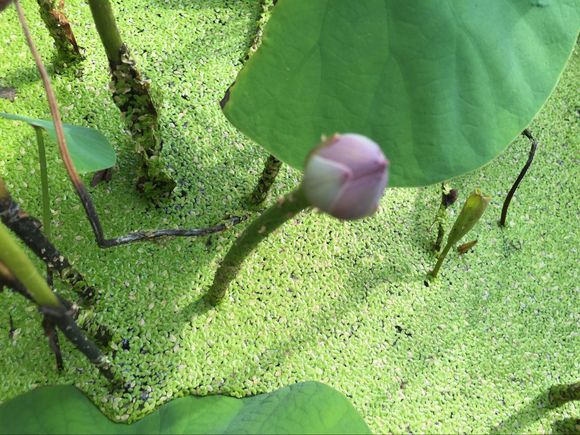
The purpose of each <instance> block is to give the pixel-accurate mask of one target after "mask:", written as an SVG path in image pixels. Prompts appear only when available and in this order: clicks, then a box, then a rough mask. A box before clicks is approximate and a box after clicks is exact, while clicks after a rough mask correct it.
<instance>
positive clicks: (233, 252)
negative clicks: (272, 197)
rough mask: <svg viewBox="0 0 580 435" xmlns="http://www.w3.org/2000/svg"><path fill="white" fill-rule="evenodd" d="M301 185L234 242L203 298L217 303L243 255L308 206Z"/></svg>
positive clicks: (256, 220)
mask: <svg viewBox="0 0 580 435" xmlns="http://www.w3.org/2000/svg"><path fill="white" fill-rule="evenodd" d="M309 206H310V204H309V203H308V201H307V199H306V197H305V196H304V192H303V191H302V188H301V187H298V188H297V189H296V190H294V191H292V192H290V193H289V194H287V195H286V196H285V197H283V198H280V199H279V200H278V201H277V202H276V204H274V205H273V206H271V207H270V208H269V209H267V210H266V211H264V212H263V213H262V214H261V215H260V216H258V217H257V218H256V219H255V220H254V222H252V223H251V224H250V226H248V228H246V229H245V231H244V232H243V233H242V234H241V235H240V236H239V237H238V239H237V240H236V241H235V242H234V245H233V246H232V247H231V248H230V250H229V251H228V253H227V254H226V256H225V258H224V259H223V261H222V263H221V264H220V266H219V268H218V270H217V271H216V274H215V277H214V280H213V284H212V286H211V287H210V289H209V291H208V292H207V294H206V300H207V301H208V302H209V303H210V304H211V305H217V304H219V303H220V302H221V301H222V300H223V298H224V296H225V294H226V291H227V289H228V287H229V285H230V283H231V282H232V281H233V280H234V279H235V278H236V276H237V274H238V272H239V271H240V269H241V267H242V264H243V262H244V260H245V259H246V257H247V256H248V255H250V254H251V253H252V251H253V250H254V249H255V248H256V246H258V243H260V242H261V241H262V240H264V239H265V238H266V237H267V236H268V235H269V234H270V233H272V232H274V231H275V230H276V229H277V228H278V227H279V226H280V225H282V224H283V223H284V222H286V221H287V220H288V219H291V218H292V217H294V216H295V215H296V214H297V213H299V212H300V211H302V210H304V209H305V208H306V207H309Z"/></svg>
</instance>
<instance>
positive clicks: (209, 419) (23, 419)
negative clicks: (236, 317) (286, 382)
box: [0, 381, 371, 434]
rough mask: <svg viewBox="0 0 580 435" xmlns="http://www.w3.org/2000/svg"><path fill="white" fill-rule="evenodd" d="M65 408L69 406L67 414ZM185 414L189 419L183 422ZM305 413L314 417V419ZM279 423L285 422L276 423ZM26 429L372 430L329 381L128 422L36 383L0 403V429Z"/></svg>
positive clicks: (209, 401) (69, 391) (208, 400)
mask: <svg viewBox="0 0 580 435" xmlns="http://www.w3.org/2000/svg"><path fill="white" fill-rule="evenodd" d="M313 404H324V405H327V408H328V409H327V408H325V409H324V410H323V412H317V410H318V411H320V406H319V407H317V408H316V409H315V408H314V407H313V406H312V405H313ZM300 406H302V407H303V410H304V409H306V412H305V413H302V414H301V413H297V412H296V410H300ZM73 407H75V408H76V409H77V412H76V413H75V412H74V411H73V410H72V408H73ZM78 407H80V408H81V409H80V411H78ZM330 407H331V408H330ZM67 410H71V412H70V415H68V414H67V413H66V411H67ZM63 411H65V412H63ZM337 411H338V412H337ZM63 414H64V416H63ZM188 417H189V418H190V419H193V421H187V418H188ZM313 417H314V418H313ZM309 418H310V419H311V420H316V421H314V424H312V423H311V422H310V421H309ZM284 422H285V423H286V425H285V426H284V424H281V423H284ZM152 428H154V429H153V430H152ZM25 433H35V434H37V433H46V434H50V433H62V434H66V433H86V434H97V433H99V434H103V433H112V434H133V433H135V434H141V433H156V434H157V433H158V434H166V433H167V434H169V433H172V434H173V433H361V434H369V433H371V432H370V429H369V428H368V426H367V425H366V423H365V422H364V420H363V419H362V417H360V415H359V414H358V412H357V411H356V410H355V409H354V407H353V406H352V404H351V403H350V402H349V401H348V400H347V399H346V397H344V396H343V395H342V394H341V393H339V392H338V391H336V390H334V389H332V388H331V387H329V386H326V385H324V384H321V383H319V382H314V381H309V382H302V383H298V384H294V385H290V386H287V387H283V388H280V389H278V390H276V391H273V392H271V393H266V394H260V395H257V396H250V397H245V398H242V399H237V398H233V397H229V396H218V395H214V396H205V397H196V396H189V397H182V398H179V399H174V400H172V401H171V402H169V403H166V404H164V405H162V406H161V407H160V408H159V409H157V410H156V411H155V412H153V413H151V414H149V415H148V416H146V417H144V418H142V419H141V420H139V421H137V422H135V423H133V424H125V423H115V422H113V421H111V420H110V419H108V418H107V417H106V416H105V415H104V414H102V413H101V411H100V410H99V409H98V408H97V407H96V406H95V405H94V404H93V403H92V402H91V401H90V400H89V399H88V398H87V397H86V396H85V395H84V394H83V393H82V392H81V391H80V390H79V389H77V388H76V387H74V386H72V385H60V386H51V387H40V388H37V389H35V390H32V391H30V392H27V393H25V394H22V395H20V396H17V397H16V398H14V399H12V400H10V401H8V402H6V403H4V404H2V405H0V434H25Z"/></svg>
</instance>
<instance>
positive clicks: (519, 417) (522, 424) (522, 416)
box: [489, 384, 580, 434]
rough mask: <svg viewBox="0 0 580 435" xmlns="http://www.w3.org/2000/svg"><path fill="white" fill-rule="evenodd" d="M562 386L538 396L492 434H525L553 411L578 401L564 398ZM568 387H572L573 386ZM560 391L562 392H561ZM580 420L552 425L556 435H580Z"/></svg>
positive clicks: (492, 431) (567, 420)
mask: <svg viewBox="0 0 580 435" xmlns="http://www.w3.org/2000/svg"><path fill="white" fill-rule="evenodd" d="M562 387H566V386H561V385H555V386H553V387H551V388H549V389H548V390H547V391H545V392H544V393H542V394H540V395H538V396H537V397H536V398H535V399H534V400H533V401H531V402H530V403H528V404H527V405H526V406H524V407H523V408H522V409H521V410H520V411H519V412H517V413H516V414H514V415H512V416H511V417H510V418H508V419H507V420H504V421H503V422H502V423H500V424H499V425H497V426H495V427H492V428H490V430H489V433H490V434H512V433H523V432H524V431H525V429H526V427H528V426H529V425H530V424H532V423H534V422H536V421H538V420H539V419H541V418H542V417H544V416H545V415H546V414H548V413H550V412H551V411H552V410H554V409H556V408H559V407H560V406H563V405H564V404H566V403H568V402H570V401H572V400H576V398H572V397H562V392H561V390H562ZM568 387H572V384H571V385H569V386H568ZM559 390H560V391H559ZM579 423H580V420H578V419H576V418H567V419H562V420H557V421H555V422H554V423H553V424H552V433H554V434H560V433H561V434H577V433H579V427H578V425H579Z"/></svg>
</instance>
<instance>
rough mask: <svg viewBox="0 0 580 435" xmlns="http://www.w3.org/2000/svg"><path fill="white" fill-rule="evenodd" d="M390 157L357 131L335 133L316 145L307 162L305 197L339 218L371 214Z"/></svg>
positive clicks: (378, 196) (304, 179)
mask: <svg viewBox="0 0 580 435" xmlns="http://www.w3.org/2000/svg"><path fill="white" fill-rule="evenodd" d="M388 166H389V161H388V160H387V159H386V157H385V155H384V154H383V152H382V151H381V148H380V147H379V146H378V145H377V144H376V143H375V142H373V141H372V140H370V139H369V138H367V137H365V136H361V135H359V134H342V135H339V134H335V135H334V136H332V137H331V138H329V139H327V140H325V141H324V142H323V143H322V144H320V145H319V146H318V147H317V148H315V149H314V150H313V151H312V153H311V154H310V156H309V157H308V160H307V162H306V167H305V169H304V178H303V181H302V188H303V190H304V194H305V196H306V199H307V200H308V201H309V202H310V203H311V204H312V205H313V206H314V207H317V208H319V209H321V210H322V211H324V212H326V213H328V214H330V215H332V216H334V217H337V218H339V219H348V220H352V219H360V218H364V217H366V216H370V215H372V214H373V213H374V212H375V211H376V210H377V208H378V204H379V200H380V199H381V197H382V196H383V192H384V190H385V187H386V186H387V179H388Z"/></svg>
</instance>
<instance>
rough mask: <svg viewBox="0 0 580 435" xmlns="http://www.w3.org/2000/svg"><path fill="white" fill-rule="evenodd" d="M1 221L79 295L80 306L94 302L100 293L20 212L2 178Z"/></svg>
mask: <svg viewBox="0 0 580 435" xmlns="http://www.w3.org/2000/svg"><path fill="white" fill-rule="evenodd" d="M0 218H1V220H2V222H3V223H4V225H6V226H7V227H8V228H10V229H11V230H12V231H13V232H14V233H15V234H16V235H17V236H18V237H19V238H20V239H21V240H22V241H23V242H24V243H25V244H26V246H28V247H29V248H30V250H32V252H34V254H35V255H36V256H37V257H38V258H40V259H41V260H42V261H44V262H45V263H46V265H47V267H48V269H49V270H50V271H52V272H55V273H57V274H58V277H59V278H60V279H61V280H62V281H63V282H65V283H67V284H68V285H70V286H71V287H72V289H73V290H74V291H75V293H77V294H78V295H79V296H80V298H81V304H82V305H87V304H91V303H93V302H94V300H95V298H96V296H97V290H96V289H95V288H94V287H93V286H91V285H90V284H89V283H87V281H86V280H85V278H84V277H83V276H82V275H81V274H80V273H79V272H78V271H77V270H76V269H75V268H74V267H73V266H72V265H71V263H70V262H69V260H68V259H67V258H66V257H65V256H64V255H62V254H61V253H60V251H59V250H58V249H56V247H55V246H54V245H53V244H52V243H51V242H50V240H48V238H47V237H46V236H45V235H44V234H43V232H42V231H41V229H40V228H41V225H40V222H38V220H36V219H35V218H33V217H31V216H29V215H28V214H27V213H26V212H24V211H23V210H21V209H20V207H19V205H18V204H17V203H16V202H15V201H14V200H13V199H12V197H11V196H10V193H9V192H8V189H7V188H6V185H5V184H4V181H3V180H2V178H0Z"/></svg>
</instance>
